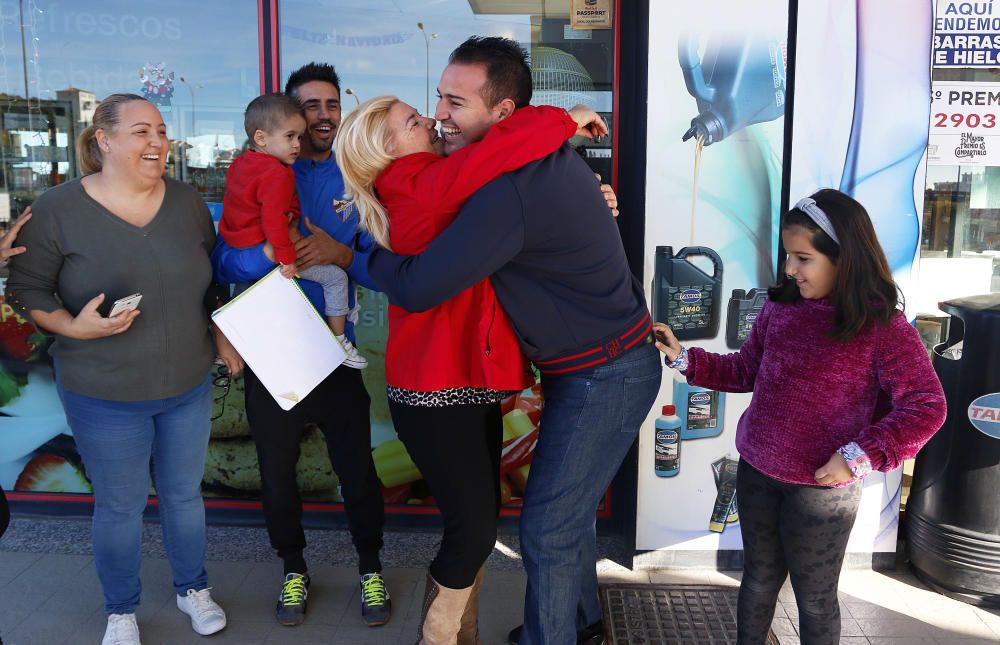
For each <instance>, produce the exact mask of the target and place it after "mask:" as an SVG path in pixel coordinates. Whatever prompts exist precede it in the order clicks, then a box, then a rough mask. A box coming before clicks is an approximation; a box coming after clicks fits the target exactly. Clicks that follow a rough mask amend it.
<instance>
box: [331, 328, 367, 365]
mask: <svg viewBox="0 0 1000 645" xmlns="http://www.w3.org/2000/svg"><path fill="white" fill-rule="evenodd" d="M337 340H339V341H340V346H341V347H343V348H344V353H345V354H347V358H345V359H344V365H346V366H348V367H353V368H354V369H356V370H363V369H364V368H366V367H368V359H367V358H365V357H364V356H362V355H361V352H359V351H358V348H357V347H355V346H354V343H352V342H351V341H350V340H348V338H347V336H337Z"/></svg>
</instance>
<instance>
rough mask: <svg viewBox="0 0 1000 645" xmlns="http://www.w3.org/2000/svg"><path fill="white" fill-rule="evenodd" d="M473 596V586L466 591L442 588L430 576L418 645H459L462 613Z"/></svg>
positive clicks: (425, 594)
mask: <svg viewBox="0 0 1000 645" xmlns="http://www.w3.org/2000/svg"><path fill="white" fill-rule="evenodd" d="M470 595H472V586H469V587H466V588H465V589H451V588H450V587H442V586H441V585H439V584H438V583H437V581H436V580H435V579H434V578H432V577H431V574H429V573H428V574H427V587H425V589H424V608H423V612H422V614H421V618H420V627H418V628H417V638H418V640H417V645H457V643H458V630H459V628H460V627H461V626H462V614H463V613H464V612H465V606H466V604H468V602H469V596H470Z"/></svg>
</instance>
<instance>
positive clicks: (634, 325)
mask: <svg viewBox="0 0 1000 645" xmlns="http://www.w3.org/2000/svg"><path fill="white" fill-rule="evenodd" d="M512 51H513V52H516V53H513V54H512ZM512 57H513V58H514V59H515V61H517V63H516V64H515V65H513V66H512V65H510V64H509V61H510V59H511V58H512ZM524 59H525V54H524V52H523V51H522V50H521V49H520V48H519V47H518V45H517V43H514V42H513V41H509V40H506V39H502V38H478V37H473V38H470V39H469V40H467V41H466V42H465V43H464V44H463V45H461V46H460V47H459V48H458V49H456V50H455V51H454V52H453V53H452V55H451V57H450V59H449V65H448V67H447V68H445V71H444V73H443V74H442V75H441V82H440V84H439V86H438V93H439V95H440V97H441V98H440V101H439V102H438V107H437V112H436V114H435V118H436V119H438V120H439V121H441V131H442V133H443V135H444V139H445V150H446V151H448V152H451V151H453V150H455V149H457V148H460V147H461V146H463V145H466V144H468V143H473V142H475V141H478V140H480V139H482V138H483V136H485V134H486V132H487V131H488V130H489V128H490V126H492V125H493V124H494V123H496V122H497V121H499V120H500V119H501V118H502V115H501V114H500V112H499V111H498V110H497V109H496V106H497V105H498V104H499V103H500V101H501V100H503V99H504V98H510V99H512V100H513V101H514V104H515V105H516V106H519V107H520V106H523V105H527V104H528V101H529V100H530V98H531V72H530V70H529V68H528V66H527V64H526V62H525V60H524ZM502 61H507V63H506V64H505V63H503V62H502ZM368 270H369V272H370V275H371V277H372V278H373V279H374V280H375V282H376V283H377V284H378V285H379V287H380V288H381V289H382V291H384V292H385V293H386V294H387V295H388V296H389V301H390V302H392V303H394V304H396V305H399V306H402V307H403V308H404V309H406V310H408V311H412V312H420V311H424V310H426V309H429V308H431V307H434V306H437V305H438V304H440V303H442V302H444V301H445V300H448V299H449V298H451V297H453V296H454V295H456V294H458V293H459V292H461V291H462V290H464V289H466V288H468V287H470V286H472V285H473V284H476V283H477V282H479V281H480V280H482V279H483V278H486V277H489V278H490V279H491V281H492V282H493V287H494V289H495V290H496V293H497V297H498V298H499V300H500V303H501V304H502V305H503V307H504V310H505V311H506V312H507V315H508V316H509V317H510V320H511V323H513V326H514V329H515V331H516V332H517V335H518V338H519V340H520V343H521V347H522V349H523V350H524V352H525V354H526V355H527V356H528V358H530V359H531V360H532V362H534V364H535V365H536V367H538V369H539V371H540V372H541V374H542V391H543V394H544V396H545V407H544V410H543V412H542V418H541V425H540V431H539V438H538V444H537V445H536V447H535V452H534V457H533V459H532V464H531V474H530V477H529V478H528V486H527V491H526V492H525V496H524V506H523V510H522V513H521V547H522V553H523V556H524V567H525V570H526V572H527V575H528V586H527V594H526V598H525V611H524V618H525V622H524V629H523V630H515V631H514V632H512V633H511V640H512V641H516V642H519V643H521V644H522V645H523V644H527V643H530V644H535V643H573V642H576V641H577V639H578V637H583V636H584V635H586V636H589V635H591V634H593V632H594V631H597V632H598V633H600V619H601V606H600V601H599V599H598V595H597V573H596V562H595V559H596V554H595V551H596V532H595V528H596V527H595V515H596V511H597V507H598V504H599V503H600V500H601V499H602V497H603V495H604V492H605V491H606V490H607V488H608V486H609V485H610V484H611V480H612V478H613V477H614V475H615V473H616V472H617V470H618V467H619V466H620V465H621V462H622V460H623V459H624V458H625V455H626V453H627V452H628V450H629V448H630V447H631V446H632V444H633V442H634V441H635V438H636V437H637V436H638V432H639V426H640V425H641V424H642V422H643V421H644V420H645V418H646V416H647V414H648V413H649V410H650V408H651V407H652V404H653V400H654V398H655V397H656V394H657V391H658V390H659V387H660V378H661V375H662V367H661V365H660V359H659V353H658V352H657V350H656V349H655V347H654V346H653V345H652V344H651V342H650V320H649V311H648V309H647V307H646V303H645V297H644V294H643V290H642V286H641V285H640V284H639V282H638V281H637V280H636V279H635V278H634V277H633V276H632V274H631V272H630V271H629V268H628V264H627V262H626V258H625V251H624V249H623V248H622V242H621V237H620V235H619V233H618V228H617V226H616V225H615V223H614V220H613V219H612V218H610V217H608V211H607V206H606V205H605V202H604V200H603V199H602V196H601V188H600V187H599V186H598V184H597V182H595V181H594V179H593V175H592V174H591V172H590V169H589V168H588V167H587V165H586V164H585V163H584V162H583V160H582V159H581V158H580V156H579V155H578V154H576V153H575V152H574V151H573V150H572V149H570V148H569V146H567V145H563V147H562V148H560V149H559V150H557V151H556V152H554V153H552V154H551V155H549V156H548V157H545V158H544V159H542V160H540V161H537V162H534V163H531V164H528V165H527V166H525V167H524V168H521V169H520V170H516V171H514V172H511V173H507V174H506V175H504V176H502V177H500V178H499V179H497V180H495V181H493V182H491V183H490V184H487V185H486V186H484V187H483V188H482V189H480V190H479V191H478V192H477V193H476V194H475V195H474V196H473V197H472V198H471V199H470V200H469V201H468V202H466V205H465V207H464V208H463V209H462V212H461V213H460V214H459V215H458V217H457V218H456V219H455V221H454V222H453V223H452V224H451V226H449V227H448V228H447V229H446V230H445V231H444V232H442V233H441V235H439V236H438V237H437V239H436V240H435V241H434V242H432V243H431V245H430V246H428V247H427V249H426V250H425V251H424V252H423V253H421V254H420V255H417V256H398V255H394V254H392V253H390V252H388V251H386V250H382V249H377V250H375V251H374V252H373V253H372V254H371V257H370V259H369V262H368Z"/></svg>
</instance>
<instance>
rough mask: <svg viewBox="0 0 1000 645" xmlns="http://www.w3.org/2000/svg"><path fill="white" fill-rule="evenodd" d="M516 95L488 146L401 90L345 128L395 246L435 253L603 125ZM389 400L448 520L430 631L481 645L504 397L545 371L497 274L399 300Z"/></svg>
mask: <svg viewBox="0 0 1000 645" xmlns="http://www.w3.org/2000/svg"><path fill="white" fill-rule="evenodd" d="M507 102H508V103H511V104H510V105H509V106H503V107H502V108H501V109H503V110H506V113H505V114H503V118H502V120H500V121H499V122H498V123H497V124H496V125H494V126H493V127H492V128H491V129H490V131H489V133H488V134H487V135H486V137H485V138H484V139H483V140H482V141H481V142H479V143H477V144H472V145H467V146H465V147H463V148H461V149H460V150H458V151H456V152H455V153H454V154H452V155H451V156H449V157H444V156H442V150H443V142H442V140H441V139H440V138H439V136H438V134H437V131H436V130H435V121H434V119H431V118H427V117H423V116H421V115H420V113H419V112H417V110H415V109H414V108H413V107H411V106H409V105H407V104H406V103H403V102H401V101H399V100H398V99H397V98H396V97H394V96H383V97H379V98H375V99H372V100H370V101H367V102H366V103H364V104H362V105H361V106H360V107H358V108H357V109H356V110H355V111H354V112H352V113H351V114H350V115H348V116H347V117H346V118H345V119H344V121H343V123H342V124H341V126H340V131H339V132H338V134H337V142H336V154H337V164H338V165H339V166H340V168H341V171H342V172H343V175H344V182H345V184H346V186H347V194H348V196H350V197H351V198H353V199H354V202H355V204H356V205H357V207H358V209H359V212H360V215H361V222H362V225H363V226H365V227H366V228H367V229H368V230H369V231H370V232H371V234H372V236H373V237H374V238H375V240H376V241H377V242H378V243H379V244H380V245H381V246H383V247H385V248H387V249H392V250H394V251H396V252H397V253H406V254H413V253H419V252H420V251H422V250H423V249H424V248H425V247H426V246H427V245H428V244H430V242H431V241H432V240H433V239H434V238H435V237H436V236H437V234H438V233H440V232H441V231H442V230H444V229H445V228H446V227H447V226H448V224H450V223H451V221H452V220H453V219H454V218H455V216H456V215H457V214H458V212H459V210H460V209H461V207H462V204H463V203H464V202H465V200H466V199H468V198H469V197H470V196H471V195H472V194H473V193H474V192H475V191H476V190H478V189H479V188H481V187H482V186H484V185H485V184H487V183H489V182H490V181H492V180H493V179H495V178H497V177H499V176H500V175H501V174H503V173H505V172H508V171H511V170H515V169H517V168H520V167H521V166H524V165H526V164H528V163H530V162H532V161H535V160H538V159H541V158H542V157H544V156H546V155H548V154H549V153H551V152H554V151H555V150H556V149H557V148H559V146H561V145H562V144H563V142H565V141H566V139H568V138H569V137H571V136H573V135H574V134H577V133H580V134H585V135H586V136H596V135H603V134H605V133H606V132H607V128H606V126H605V125H604V123H603V121H601V119H600V117H599V116H598V115H597V114H596V113H594V112H593V111H592V110H590V109H589V108H584V107H578V108H574V109H573V113H572V116H571V114H570V113H567V112H566V111H565V110H562V109H560V108H554V107H530V106H526V107H523V108H521V109H516V110H515V109H514V106H513V103H512V102H510V101H509V100H508V101H507ZM386 382H387V383H388V397H389V409H390V411H391V412H392V417H393V422H394V425H395V428H396V432H397V433H398V434H399V437H400V439H401V440H402V441H403V443H404V444H405V445H406V448H407V451H408V452H409V453H410V456H411V457H412V458H413V461H414V463H416V465H417V467H418V468H419V469H420V471H421V473H422V474H423V476H424V479H425V480H426V481H427V483H428V485H429V486H430V488H431V491H432V493H433V494H434V497H435V500H436V502H437V505H438V507H439V509H440V511H441V516H442V519H443V521H444V536H443V538H442V541H441V547H440V549H439V551H438V553H437V556H436V557H435V558H434V561H433V562H432V563H431V565H430V570H429V572H428V577H427V595H426V597H425V602H424V608H423V609H424V617H423V620H422V621H421V627H420V638H421V642H426V643H438V642H452V643H454V642H456V639H457V642H458V643H476V642H478V619H477V614H478V592H479V588H480V586H481V584H482V572H483V564H484V562H485V561H486V558H487V557H488V556H489V554H490V552H492V550H493V546H494V544H495V542H496V529H497V516H498V513H499V509H500V501H499V491H500V482H499V477H500V470H499V469H500V446H501V442H502V422H501V415H500V401H502V400H503V399H504V398H506V397H508V396H510V395H511V394H513V393H516V392H518V391H520V390H522V389H524V388H525V387H527V386H529V385H530V384H531V383H533V382H534V378H533V376H532V374H531V371H530V367H529V364H528V361H527V360H526V359H525V358H524V356H523V355H522V354H521V350H520V347H519V346H518V342H517V338H516V336H515V334H514V330H513V328H512V327H511V325H510V321H509V320H508V319H507V316H506V314H505V313H504V311H503V309H502V308H501V307H500V305H499V303H498V302H497V298H496V294H495V293H494V291H493V287H492V285H491V284H490V281H489V280H483V281H482V282H480V283H478V284H476V285H474V286H472V287H470V288H469V289H467V290H465V291H464V292H462V293H460V294H459V295H457V296H456V297H454V298H452V299H451V300H449V301H447V302H446V303H444V304H442V305H440V306H438V307H434V308H433V309H430V310H428V311H424V312H420V313H410V312H407V311H405V310H403V309H402V308H400V307H396V306H393V305H390V307H389V339H388V343H387V347H386Z"/></svg>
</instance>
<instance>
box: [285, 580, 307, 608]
mask: <svg viewBox="0 0 1000 645" xmlns="http://www.w3.org/2000/svg"><path fill="white" fill-rule="evenodd" d="M305 596H306V579H305V578H293V579H291V580H286V581H285V584H284V585H282V587H281V604H283V605H285V606H286V607H293V606H295V605H301V604H302V601H303V600H304V599H305Z"/></svg>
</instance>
